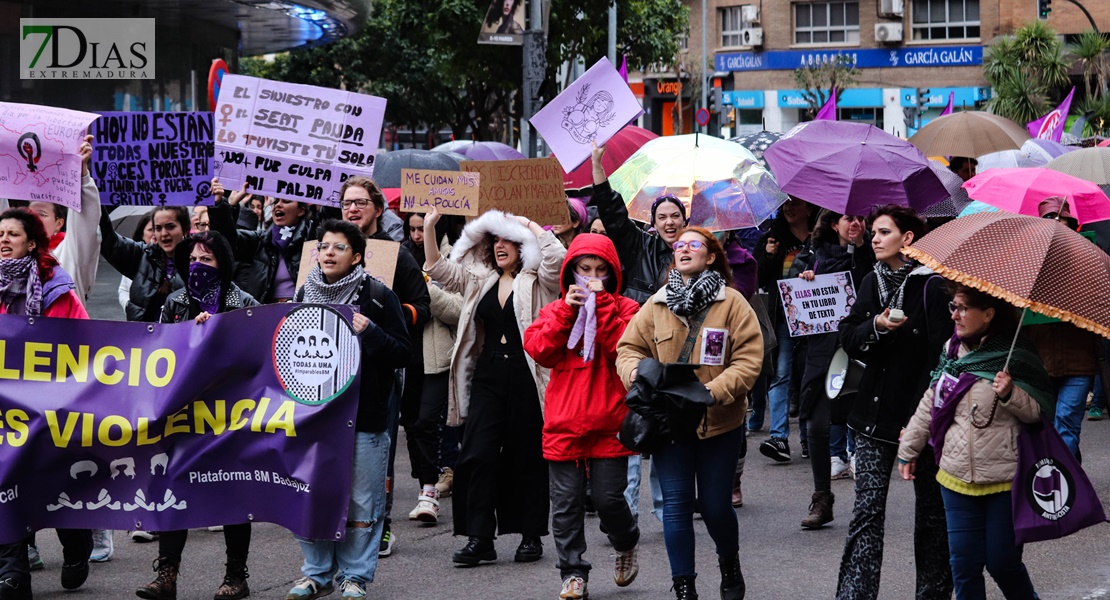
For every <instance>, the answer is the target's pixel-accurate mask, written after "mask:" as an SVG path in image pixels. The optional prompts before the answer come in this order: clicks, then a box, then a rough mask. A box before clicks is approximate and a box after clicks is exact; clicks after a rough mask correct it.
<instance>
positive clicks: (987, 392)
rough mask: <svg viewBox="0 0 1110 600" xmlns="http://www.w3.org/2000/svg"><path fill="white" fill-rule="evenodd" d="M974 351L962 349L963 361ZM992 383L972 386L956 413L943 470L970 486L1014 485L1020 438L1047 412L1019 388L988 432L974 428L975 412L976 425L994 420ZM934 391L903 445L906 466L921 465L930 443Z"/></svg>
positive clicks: (913, 419) (905, 433) (900, 453)
mask: <svg viewBox="0 0 1110 600" xmlns="http://www.w3.org/2000/svg"><path fill="white" fill-rule="evenodd" d="M949 343H953V342H949ZM969 351H970V349H969V348H968V347H967V345H966V344H960V349H959V351H958V355H959V356H963V355H965V354H967V353H968V352H969ZM991 383H992V382H991V381H990V380H987V379H982V378H980V379H978V380H977V381H976V382H975V383H974V384H972V386H971V389H969V390H968V391H967V393H966V394H964V397H963V398H962V399H961V400H960V404H959V406H957V407H956V417H955V419H954V420H953V422H952V426H951V427H949V428H948V433H947V434H946V435H945V436H944V451H943V453H942V454H941V457H940V468H941V470H943V471H944V472H946V473H948V474H949V475H952V476H953V477H955V478H957V479H959V480H960V481H963V482H965V483H973V484H991V483H1005V482H1010V481H1013V479H1014V472H1015V471H1016V470H1017V436H1018V433H1020V432H1021V423H1022V422H1025V423H1036V422H1037V421H1039V420H1040V418H1041V407H1040V406H1039V405H1038V404H1037V401H1036V400H1035V399H1034V398H1033V397H1032V396H1030V395H1029V394H1027V393H1025V391H1024V390H1022V389H1021V388H1019V387H1018V386H1016V385H1015V386H1014V387H1013V392H1012V393H1011V394H1010V400H1009V401H1008V402H1001V401H999V403H998V409H997V410H996V411H995V415H994V421H993V422H991V424H990V426H988V427H986V428H984V429H977V428H975V427H973V426H972V425H971V407H972V406H978V408H977V409H976V411H975V422H976V423H979V424H984V423H986V422H987V421H988V419H989V418H990V413H991V406H992V405H993V404H994V390H993V389H992V388H991ZM934 388H935V386H930V388H929V389H928V390H927V391H926V392H925V396H924V397H923V398H922V399H921V403H920V404H918V405H917V411H916V412H914V414H913V417H911V418H910V422H909V424H908V425H906V429H905V431H903V432H902V442H901V443H900V444H899V445H898V458H900V459H901V460H904V461H907V462H908V461H911V460H915V459H916V458H917V457H918V455H920V454H921V450H922V449H923V448H924V447H925V444H926V443H928V441H929V423H930V422H931V421H932V407H933V392H934Z"/></svg>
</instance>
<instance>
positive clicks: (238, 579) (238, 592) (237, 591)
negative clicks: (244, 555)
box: [213, 560, 251, 600]
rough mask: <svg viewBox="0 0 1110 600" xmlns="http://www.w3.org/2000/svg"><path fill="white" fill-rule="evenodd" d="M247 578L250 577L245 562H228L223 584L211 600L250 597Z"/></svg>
mask: <svg viewBox="0 0 1110 600" xmlns="http://www.w3.org/2000/svg"><path fill="white" fill-rule="evenodd" d="M247 577H250V575H249V574H248V573H247V561H245V560H228V561H227V571H226V572H225V574H224V582H223V583H222V584H220V588H219V589H218V590H216V595H215V596H213V600H239V599H240V598H246V597H247V596H250V595H251V589H250V587H248V586H247Z"/></svg>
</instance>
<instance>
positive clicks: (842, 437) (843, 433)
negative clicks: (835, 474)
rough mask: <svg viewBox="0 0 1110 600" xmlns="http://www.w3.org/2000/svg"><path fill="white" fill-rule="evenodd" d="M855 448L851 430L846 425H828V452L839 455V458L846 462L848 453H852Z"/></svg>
mask: <svg viewBox="0 0 1110 600" xmlns="http://www.w3.org/2000/svg"><path fill="white" fill-rule="evenodd" d="M855 449H856V445H855V444H854V443H853V441H852V432H851V430H849V429H848V426H847V425H830V426H829V454H831V455H832V456H839V457H840V460H842V461H844V462H848V453H849V452H853V453H854V451H855Z"/></svg>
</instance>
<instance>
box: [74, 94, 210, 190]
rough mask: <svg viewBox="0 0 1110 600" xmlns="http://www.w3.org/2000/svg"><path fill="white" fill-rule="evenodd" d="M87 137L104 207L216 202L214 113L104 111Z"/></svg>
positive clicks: (94, 176) (93, 173) (94, 175)
mask: <svg viewBox="0 0 1110 600" xmlns="http://www.w3.org/2000/svg"><path fill="white" fill-rule="evenodd" d="M89 133H91V134H93V136H94V137H93V161H92V177H93V179H95V180H96V187H97V189H99V190H100V203H101V204H107V205H111V206H119V205H134V206H158V205H184V206H193V205H196V204H212V202H213V200H212V190H211V187H212V186H211V184H210V183H209V182H210V181H212V152H213V145H212V113H210V112H106V113H102V114H101V115H100V118H99V119H97V120H96V122H95V123H93V126H92V127H91V128H90V129H89Z"/></svg>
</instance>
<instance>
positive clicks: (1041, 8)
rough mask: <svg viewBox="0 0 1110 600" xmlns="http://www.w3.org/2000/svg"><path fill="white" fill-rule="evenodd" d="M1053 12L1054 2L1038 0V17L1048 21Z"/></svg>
mask: <svg viewBox="0 0 1110 600" xmlns="http://www.w3.org/2000/svg"><path fill="white" fill-rule="evenodd" d="M1050 12H1052V0H1037V17H1038V18H1039V19H1041V20H1046V19H1048V13H1050Z"/></svg>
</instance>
